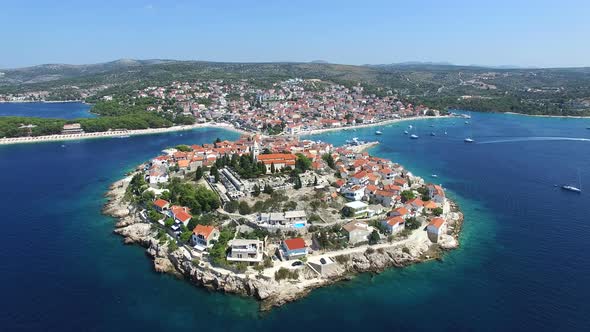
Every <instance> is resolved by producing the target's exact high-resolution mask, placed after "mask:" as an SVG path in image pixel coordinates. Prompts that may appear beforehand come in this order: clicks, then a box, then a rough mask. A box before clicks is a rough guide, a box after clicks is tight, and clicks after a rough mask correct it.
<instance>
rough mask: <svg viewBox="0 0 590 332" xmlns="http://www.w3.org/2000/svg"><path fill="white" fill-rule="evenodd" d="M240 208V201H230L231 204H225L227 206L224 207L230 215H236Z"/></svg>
mask: <svg viewBox="0 0 590 332" xmlns="http://www.w3.org/2000/svg"><path fill="white" fill-rule="evenodd" d="M239 206H240V203H238V201H229V202H227V203H225V205H224V206H223V209H224V210H225V211H227V212H229V213H234V212H236V210H237V209H238V208H239Z"/></svg>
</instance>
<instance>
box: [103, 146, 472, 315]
mask: <svg viewBox="0 0 590 332" xmlns="http://www.w3.org/2000/svg"><path fill="white" fill-rule="evenodd" d="M358 153H362V152H358ZM365 154H366V153H365ZM145 169H146V165H142V166H141V167H139V168H138V169H137V170H136V171H135V172H133V173H132V174H130V175H129V176H127V177H126V178H124V179H122V180H120V181H118V182H116V183H114V184H113V185H112V186H111V187H110V190H109V191H108V192H107V194H106V197H107V198H108V202H107V203H106V205H105V207H104V210H103V213H104V214H106V215H109V216H112V217H114V218H117V219H118V222H117V223H116V224H115V230H114V233H116V234H118V235H121V236H122V237H123V238H124V243H125V244H138V245H141V246H143V247H145V248H146V253H147V254H148V255H149V256H150V257H151V258H152V259H153V262H154V269H155V271H157V272H162V273H171V274H174V275H176V276H178V277H179V278H183V279H185V280H187V281H189V282H191V283H193V284H195V285H199V286H202V287H206V288H208V289H211V290H214V291H223V292H226V293H231V294H237V295H242V296H249V297H253V298H255V299H257V300H259V301H260V304H261V305H260V308H261V310H269V309H270V308H272V307H276V306H281V305H283V304H285V303H288V302H291V301H294V300H297V299H299V298H302V297H304V296H305V295H306V294H308V293H309V292H310V291H311V290H313V289H315V288H318V287H324V286H328V285H331V284H333V283H336V282H339V281H342V280H348V279H350V278H353V277H354V276H355V275H356V274H359V273H364V272H370V273H379V272H381V271H384V270H386V269H388V268H392V267H397V268H400V267H404V266H407V265H410V264H415V263H419V262H424V261H427V260H433V259H441V257H442V255H443V253H444V252H445V251H447V250H451V249H454V248H457V247H458V246H459V233H460V230H461V226H462V223H463V214H462V213H461V212H460V210H459V208H458V206H457V205H456V204H455V203H454V202H453V201H451V200H450V199H448V198H445V199H444V202H443V203H442V204H441V206H440V210H441V211H443V212H442V214H440V217H434V216H433V217H432V218H430V217H422V216H419V217H418V218H417V220H418V225H417V227H416V228H415V229H414V230H410V229H409V227H410V226H409V224H410V219H407V220H406V226H405V227H406V231H402V232H400V233H398V234H395V233H394V232H393V231H391V234H392V235H390V236H384V235H383V234H388V233H387V231H386V227H385V228H382V229H381V228H380V226H379V225H381V224H383V225H385V226H386V225H388V222H389V224H392V220H394V219H395V218H396V217H395V216H394V217H392V216H391V214H390V213H387V216H385V215H384V214H383V213H380V214H376V215H374V216H366V217H363V218H358V219H356V220H357V221H355V219H352V221H351V219H350V218H344V217H342V218H343V219H344V220H342V221H339V220H336V221H329V220H325V219H326V218H325V217H323V215H322V214H321V213H319V212H318V215H320V216H322V218H323V219H324V220H322V221H321V222H320V221H316V220H314V222H313V224H312V225H306V227H304V228H303V229H300V230H298V231H297V232H293V234H290V235H291V237H292V236H294V235H298V236H301V238H305V239H312V240H311V241H308V240H306V242H307V243H311V244H310V245H309V246H308V247H309V249H308V250H309V251H308V253H309V254H308V255H307V256H304V257H305V258H300V259H299V260H296V261H298V262H301V263H299V264H297V266H296V267H294V266H295V264H292V263H291V262H294V260H292V259H291V260H290V259H289V258H283V256H282V255H283V251H282V250H287V251H288V248H286V249H284V247H285V243H286V241H288V240H284V239H283V240H281V239H278V240H277V239H274V238H269V237H268V236H267V237H266V238H265V239H264V241H265V242H268V244H266V245H265V249H266V250H267V251H266V252H265V254H264V256H265V257H266V256H267V255H268V256H270V255H274V254H275V253H276V252H278V251H281V254H277V256H279V257H280V258H281V259H280V260H274V259H273V260H271V259H270V258H268V257H266V258H268V265H267V261H266V258H265V260H264V265H265V266H264V267H262V264H263V261H260V263H259V264H258V265H257V266H259V267H260V268H256V264H249V266H247V267H246V268H237V267H236V266H235V265H219V264H216V263H214V259H212V257H213V251H214V249H215V248H212V247H211V246H210V247H208V249H204V250H205V251H201V250H202V249H200V250H196V249H195V248H197V246H193V242H191V241H188V242H182V241H178V242H176V241H170V239H174V238H176V240H178V239H179V237H178V236H175V235H174V234H173V233H171V232H170V231H169V230H168V234H167V235H166V236H167V237H168V238H169V239H168V240H164V241H163V240H162V238H163V231H162V229H165V228H166V226H164V225H163V223H162V222H160V223H158V222H154V221H153V220H151V218H150V217H149V215H148V214H147V213H146V209H145V206H143V207H142V206H141V204H138V202H137V201H136V200H133V199H130V198H129V192H130V186H134V183H133V182H134V177H135V176H137V175H138V174H139V175H141V176H143V174H144V172H145V171H144V170H145ZM319 174H320V173H318V175H316V178H317V176H319ZM403 176H404V179H405V181H407V182H408V183H411V185H410V186H409V187H408V188H414V189H416V190H418V191H420V192H422V190H421V188H426V184H425V183H424V181H423V180H422V179H421V178H419V177H415V176H413V175H411V173H404V174H403ZM352 178H354V177H353V176H350V179H352ZM316 181H317V179H316ZM220 182H221V181H220ZM396 183H397V182H396ZM316 187H318V186H316ZM212 188H213V189H214V190H215V191H217V189H216V188H215V186H212ZM150 190H153V189H150ZM161 190H162V189H155V191H156V193H161ZM310 190H311V189H310ZM411 190H413V189H408V190H407V191H411ZM343 191H344V190H341V191H340V194H342V192H343ZM290 195H291V194H290V193H289V196H290ZM403 195H405V194H403ZM433 199H434V197H433ZM413 201H414V203H415V201H416V199H414V200H413ZM225 204H228V203H227V202H226V203H225ZM392 204H393V207H395V204H394V203H392ZM404 204H405V205H404V206H406V207H408V208H409V205H408V204H410V203H408V202H407V201H406V202H405V203H404ZM330 208H331V206H330ZM396 210H401V209H400V208H398V209H393V210H392V211H396ZM213 213H218V214H222V215H224V218H227V219H226V220H225V221H223V222H220V223H219V226H218V227H220V228H221V229H224V228H227V227H229V226H228V225H231V227H232V228H231V230H232V232H235V234H236V235H237V234H241V233H240V232H241V228H242V227H247V228H256V224H255V223H256V222H259V221H258V219H249V216H247V215H246V216H243V217H241V218H240V219H237V216H239V215H237V216H234V215H233V214H232V213H228V212H227V211H225V210H223V209H222V208H221V206H220V207H219V208H218V209H217V211H213ZM423 214H424V215H426V212H423ZM260 215H261V214H259V215H258V216H259V217H260ZM417 215H418V214H416V216H417ZM437 215H438V213H437ZM259 217H256V218H259ZM441 218H442V220H443V221H444V232H441V234H437V238H436V239H435V240H433V238H432V234H431V232H430V227H432V225H433V223H436V221H435V220H437V219H441ZM310 219H311V218H310ZM388 220H389V221H388ZM415 220H416V219H414V222H415ZM429 220H430V223H428V221H429ZM351 224H354V225H355V227H361V228H362V227H366V226H363V225H369V226H368V227H369V228H371V227H372V226H373V227H374V228H375V230H374V231H377V229H381V230H380V231H378V232H377V234H380V233H381V232H383V234H381V235H380V238H379V239H378V240H372V239H371V240H369V242H366V241H360V242H358V243H354V244H351V243H352V242H351V241H352V234H353V231H352V230H350V227H351V226H350V225H351ZM370 225H372V226H370ZM402 225H403V223H402ZM162 226H164V227H162ZM167 226H169V225H167ZM394 226H397V225H395V222H394ZM439 226H440V225H439ZM198 227H200V226H197V227H196V228H195V231H194V233H193V234H197V228H198ZM211 227H213V226H211ZM236 227H237V228H236ZM260 227H265V226H260ZM334 227H341V228H342V229H345V230H348V233H346V234H349V236H350V239H349V242H348V244H347V245H344V246H341V247H337V248H334V247H329V248H328V247H327V246H325V245H324V244H323V242H322V241H321V239H320V238H321V237H322V236H324V235H323V233H322V232H323V231H324V230H326V232H328V231H327V230H328V229H330V230H331V229H333V228H334ZM268 229H271V228H268ZM427 229H428V230H427ZM282 230H283V231H285V229H284V228H283V229H282ZM288 232H289V233H290V232H291V231H288ZM279 234H282V232H279ZM302 234H303V235H302ZM306 234H307V235H306ZM338 234H340V233H338ZM370 234H373V233H370ZM177 235H178V234H177ZM328 235H329V236H330V234H329V233H328ZM273 236H276V235H273ZM305 236H308V237H307V238H306V237H305ZM180 237H182V235H181V236H180ZM222 237H223V236H222ZM236 237H237V236H236ZM368 238H370V235H369V236H368ZM273 239H274V240H273ZM219 242H221V239H219ZM273 242H275V243H277V247H276V248H277V249H276V251H271V250H269V249H268V248H267V247H270V246H272V245H271V244H270V243H273ZM178 243H179V245H178ZM230 243H231V241H230ZM278 243H280V244H278ZM312 247H314V249H313V251H312V249H311V248H312ZM224 250H229V249H227V248H226V249H224ZM286 257H288V256H286ZM228 259H229V255H228ZM283 260H284V261H283ZM253 265H255V266H253ZM285 271H287V272H285ZM292 271H297V273H296V274H295V275H289V274H288V273H290V272H292ZM282 272H284V273H287V277H280V278H279V277H278V276H279V275H281V273H282Z"/></svg>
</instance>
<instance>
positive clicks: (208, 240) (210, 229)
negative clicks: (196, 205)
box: [191, 225, 220, 250]
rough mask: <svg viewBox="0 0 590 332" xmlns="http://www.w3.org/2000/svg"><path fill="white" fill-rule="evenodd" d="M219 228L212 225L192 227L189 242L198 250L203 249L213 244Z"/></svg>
mask: <svg viewBox="0 0 590 332" xmlns="http://www.w3.org/2000/svg"><path fill="white" fill-rule="evenodd" d="M219 234H220V233H219V229H218V228H217V227H214V226H207V225H197V226H196V227H195V229H193V235H192V236H191V242H192V244H193V245H194V247H195V248H196V249H198V250H205V249H207V248H210V247H212V246H213V244H214V242H215V241H217V240H218V239H219Z"/></svg>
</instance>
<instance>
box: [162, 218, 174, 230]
mask: <svg viewBox="0 0 590 332" xmlns="http://www.w3.org/2000/svg"><path fill="white" fill-rule="evenodd" d="M172 225H174V219H172V218H166V221H165V222H164V226H166V227H168V228H170V227H172Z"/></svg>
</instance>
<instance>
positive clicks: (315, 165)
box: [104, 80, 463, 309]
mask: <svg viewBox="0 0 590 332" xmlns="http://www.w3.org/2000/svg"><path fill="white" fill-rule="evenodd" d="M218 83H220V82H218ZM310 85H311V86H314V87H315V88H314V89H315V90H313V92H312V91H310V88H309V86H310ZM203 88H204V87H203V86H200V85H199V84H197V83H195V84H192V85H191V84H188V83H186V84H180V83H178V84H175V85H174V86H173V87H168V88H157V87H150V88H147V89H145V90H142V91H136V95H135V96H134V97H133V98H138V99H141V98H156V99H157V100H168V98H169V97H170V94H171V93H172V94H175V99H176V100H177V101H176V104H175V105H182V107H183V110H182V112H183V113H184V114H183V116H194V117H195V119H196V121H197V122H210V121H216V122H224V123H228V124H232V125H233V126H234V128H240V130H243V135H242V137H241V138H240V139H238V140H236V141H227V140H221V139H219V138H218V139H217V140H215V141H212V142H211V143H209V144H202V145H179V146H176V147H171V148H168V149H166V150H164V151H163V153H162V154H161V155H159V156H154V158H152V159H151V160H149V161H146V162H145V163H144V164H142V165H140V166H138V167H137V168H136V170H135V171H133V172H132V173H131V174H129V175H128V176H127V177H126V178H125V179H123V180H121V181H118V182H117V183H115V184H113V185H112V187H111V190H110V191H109V193H108V194H107V196H108V197H109V202H108V203H107V205H106V206H105V210H104V212H105V213H106V214H108V215H112V216H114V217H117V218H119V222H118V223H117V224H116V229H115V232H116V233H117V234H120V235H122V236H123V237H124V238H125V243H138V244H141V245H143V246H145V247H146V248H147V253H148V254H149V255H150V256H151V257H152V258H153V259H154V265H155V269H156V270H157V271H161V272H169V273H173V274H176V275H178V276H180V277H183V278H185V279H187V280H189V281H191V282H193V283H195V284H198V285H202V286H205V287H207V288H210V289H214V290H220V291H225V292H228V293H236V294H241V295H247V296H252V297H254V298H256V299H258V300H260V301H261V304H262V306H261V307H262V309H268V308H271V307H273V306H279V305H282V304H284V303H287V302H289V301H293V300H295V299H297V298H300V297H302V296H304V295H305V294H307V293H308V292H309V291H310V290H311V289H314V288H317V287H321V286H325V285H329V284H332V283H334V282H336V281H339V280H343V279H348V278H350V277H351V276H353V275H354V274H356V273H360V272H379V271H382V270H384V269H386V268H389V267H401V266H405V265H408V264H412V263H416V262H420V261H424V260H430V259H437V258H440V257H441V255H442V252H443V251H444V250H448V249H452V248H456V247H457V246H458V234H459V231H460V228H461V224H462V221H463V216H462V213H461V212H460V211H459V209H458V207H457V206H456V205H455V204H454V203H453V202H452V201H451V200H449V199H448V198H447V196H446V194H445V190H444V189H443V188H442V187H441V186H440V185H437V184H434V183H427V182H425V181H424V179H422V178H420V177H418V176H415V175H413V174H412V173H411V172H409V171H408V170H406V169H404V168H403V167H402V166H401V165H399V164H396V163H394V162H392V161H390V160H386V159H382V158H378V157H374V156H371V155H369V153H368V152H367V151H366V150H367V149H368V148H370V147H371V146H372V145H373V144H377V142H372V143H366V142H358V141H356V142H351V144H347V145H345V146H340V147H334V146H333V145H332V144H328V143H325V142H320V141H313V140H309V139H302V138H301V137H300V136H299V135H301V134H303V133H305V132H306V131H310V130H316V129H331V130H333V128H335V127H336V128H338V127H340V128H342V127H353V126H355V125H359V124H365V125H366V124H372V123H381V122H383V121H391V120H396V119H403V118H416V117H417V116H438V115H439V114H438V112H437V111H434V110H429V109H426V108H421V107H416V108H414V107H413V106H412V105H404V104H403V103H402V102H401V101H399V100H396V99H395V98H394V97H387V96H386V97H377V96H370V95H369V96H367V95H365V94H363V91H362V88H359V89H348V88H345V87H343V86H338V85H334V84H327V83H325V82H319V81H305V80H289V81H285V82H282V83H281V84H280V85H277V86H276V87H274V88H273V89H268V90H264V91H258V92H257V93H256V94H255V95H253V96H252V98H244V95H243V94H244V93H248V90H247V89H246V87H245V86H243V85H234V86H232V87H230V88H229V89H230V90H224V88H222V85H216V84H211V83H209V84H207V85H206V89H207V90H208V92H206V93H205V94H202V95H200V94H198V93H197V92H195V91H198V90H199V89H203ZM224 91H226V92H224ZM227 91H243V92H242V93H243V94H241V95H238V96H234V97H231V95H230V93H229V92H227ZM187 95H190V96H191V98H195V97H196V98H207V100H209V102H206V103H195V102H192V101H182V100H183V99H184V98H185V97H186V96H187ZM179 97H180V98H179ZM248 100H250V101H248ZM251 102H252V103H251ZM178 103H180V104H178ZM160 106H161V105H160ZM160 106H149V109H146V111H149V112H167V110H166V107H164V106H161V107H160ZM222 106H223V107H224V108H223V109H226V110H230V111H227V112H226V111H218V110H217V111H212V110H211V109H212V108H213V109H218V108H219V109H221V108H222ZM244 109H246V110H247V111H244ZM238 110H241V111H238Z"/></svg>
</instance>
